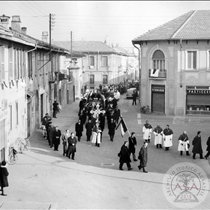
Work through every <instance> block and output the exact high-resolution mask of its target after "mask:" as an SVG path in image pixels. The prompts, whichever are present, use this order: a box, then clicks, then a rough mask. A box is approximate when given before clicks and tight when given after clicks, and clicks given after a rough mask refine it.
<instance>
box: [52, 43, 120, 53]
mask: <svg viewBox="0 0 210 210" xmlns="http://www.w3.org/2000/svg"><path fill="white" fill-rule="evenodd" d="M53 44H55V45H58V46H60V47H65V48H66V49H69V50H71V42H70V41H53ZM72 50H73V51H75V52H83V53H88V52H90V53H91V52H92V53H116V52H115V51H114V50H113V49H112V48H111V47H109V46H108V45H106V44H105V43H103V42H100V41H73V42H72Z"/></svg>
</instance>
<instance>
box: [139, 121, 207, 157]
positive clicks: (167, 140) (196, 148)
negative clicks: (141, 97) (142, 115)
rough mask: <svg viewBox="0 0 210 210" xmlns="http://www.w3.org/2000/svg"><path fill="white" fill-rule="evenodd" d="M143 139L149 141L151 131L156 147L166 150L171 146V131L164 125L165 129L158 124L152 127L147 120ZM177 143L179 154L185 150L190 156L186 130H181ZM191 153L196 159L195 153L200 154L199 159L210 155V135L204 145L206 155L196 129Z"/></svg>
mask: <svg viewBox="0 0 210 210" xmlns="http://www.w3.org/2000/svg"><path fill="white" fill-rule="evenodd" d="M142 131H143V139H144V141H146V142H148V143H150V140H151V137H152V133H154V144H155V146H156V148H162V147H164V148H165V150H166V151H168V150H169V148H170V147H172V146H173V131H172V129H171V128H170V127H169V125H166V128H165V129H162V128H161V127H160V125H159V124H158V125H157V127H155V128H154V129H153V128H152V126H151V125H150V124H149V122H148V120H146V123H145V124H144V125H143V130H142ZM178 141H179V144H178V148H177V150H178V151H179V152H180V155H181V156H182V155H183V152H186V155H187V156H190V153H189V148H190V146H191V145H190V141H189V138H188V135H187V132H186V131H183V133H182V134H180V136H179V138H178ZM191 144H192V153H193V156H192V157H193V159H196V154H199V155H200V159H204V158H205V159H207V158H208V157H209V155H210V137H209V138H208V139H207V142H206V145H207V148H206V151H207V153H206V155H205V156H203V149H202V144H201V131H197V135H196V136H195V137H194V138H193V140H192V143H191Z"/></svg>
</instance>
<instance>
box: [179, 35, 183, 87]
mask: <svg viewBox="0 0 210 210" xmlns="http://www.w3.org/2000/svg"><path fill="white" fill-rule="evenodd" d="M179 44H180V65H181V66H180V88H182V73H183V70H182V39H180V40H179Z"/></svg>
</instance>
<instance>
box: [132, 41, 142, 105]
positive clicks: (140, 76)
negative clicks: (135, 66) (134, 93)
mask: <svg viewBox="0 0 210 210" xmlns="http://www.w3.org/2000/svg"><path fill="white" fill-rule="evenodd" d="M132 44H133V46H134V47H135V48H136V49H137V50H138V61H139V104H140V108H141V98H140V96H141V68H140V50H141V48H138V47H137V46H136V45H135V44H134V43H133V42H132Z"/></svg>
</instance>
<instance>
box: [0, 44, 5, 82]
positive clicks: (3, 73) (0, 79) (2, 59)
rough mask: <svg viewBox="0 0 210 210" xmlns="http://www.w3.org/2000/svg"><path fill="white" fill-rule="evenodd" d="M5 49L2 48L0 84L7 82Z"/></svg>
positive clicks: (0, 49)
mask: <svg viewBox="0 0 210 210" xmlns="http://www.w3.org/2000/svg"><path fill="white" fill-rule="evenodd" d="M4 53H5V51H4V47H0V82H1V81H4V80H5V69H4Z"/></svg>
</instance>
